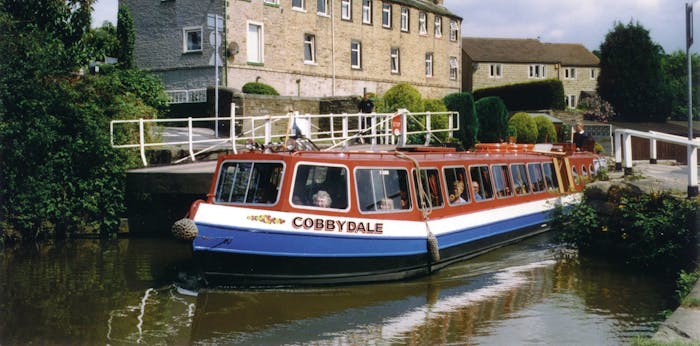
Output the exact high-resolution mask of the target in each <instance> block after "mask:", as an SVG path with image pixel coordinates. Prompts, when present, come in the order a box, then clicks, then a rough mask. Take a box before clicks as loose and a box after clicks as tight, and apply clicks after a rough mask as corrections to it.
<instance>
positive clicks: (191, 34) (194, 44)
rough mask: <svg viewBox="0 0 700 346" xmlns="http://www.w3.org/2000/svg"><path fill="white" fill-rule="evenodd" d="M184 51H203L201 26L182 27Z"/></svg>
mask: <svg viewBox="0 0 700 346" xmlns="http://www.w3.org/2000/svg"><path fill="white" fill-rule="evenodd" d="M182 51H183V52H185V53H190V52H201V51H202V27H201V26H191V27H185V28H183V29H182Z"/></svg>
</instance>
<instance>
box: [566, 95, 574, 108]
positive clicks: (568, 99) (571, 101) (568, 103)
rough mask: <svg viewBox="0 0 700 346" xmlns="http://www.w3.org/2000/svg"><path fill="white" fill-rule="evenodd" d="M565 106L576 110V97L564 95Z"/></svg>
mask: <svg viewBox="0 0 700 346" xmlns="http://www.w3.org/2000/svg"><path fill="white" fill-rule="evenodd" d="M566 106H567V107H569V108H576V95H566Z"/></svg>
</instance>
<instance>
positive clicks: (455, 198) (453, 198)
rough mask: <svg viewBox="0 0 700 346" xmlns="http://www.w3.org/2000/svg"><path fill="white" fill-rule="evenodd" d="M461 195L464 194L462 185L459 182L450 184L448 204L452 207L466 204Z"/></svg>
mask: <svg viewBox="0 0 700 346" xmlns="http://www.w3.org/2000/svg"><path fill="white" fill-rule="evenodd" d="M462 193H464V183H462V182H461V181H455V182H454V183H453V184H452V193H451V194H450V204H453V205H459V204H464V203H467V201H466V200H464V198H463V197H462Z"/></svg>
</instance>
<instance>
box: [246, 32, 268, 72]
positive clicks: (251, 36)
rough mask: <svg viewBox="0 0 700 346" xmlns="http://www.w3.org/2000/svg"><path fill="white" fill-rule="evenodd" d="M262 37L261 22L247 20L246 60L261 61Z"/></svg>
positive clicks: (260, 62)
mask: <svg viewBox="0 0 700 346" xmlns="http://www.w3.org/2000/svg"><path fill="white" fill-rule="evenodd" d="M263 37H264V36H263V25H262V23H254V22H248V37H247V40H246V41H247V45H246V47H247V49H248V62H252V63H259V64H262V63H263Z"/></svg>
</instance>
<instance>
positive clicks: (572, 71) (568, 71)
mask: <svg viewBox="0 0 700 346" xmlns="http://www.w3.org/2000/svg"><path fill="white" fill-rule="evenodd" d="M564 78H566V79H576V68H574V67H567V68H565V69H564Z"/></svg>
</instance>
